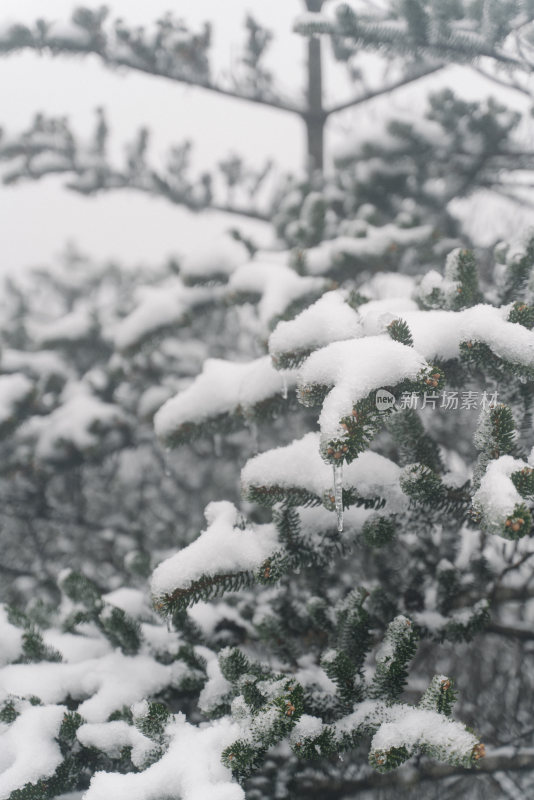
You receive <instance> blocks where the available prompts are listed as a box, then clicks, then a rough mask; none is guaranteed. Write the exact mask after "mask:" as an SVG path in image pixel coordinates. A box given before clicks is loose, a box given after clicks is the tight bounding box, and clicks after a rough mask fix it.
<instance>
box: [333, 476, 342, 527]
mask: <svg viewBox="0 0 534 800" xmlns="http://www.w3.org/2000/svg"><path fill="white" fill-rule="evenodd" d="M334 500H335V504H336V517H337V529H338V531H339V533H341V532H342V531H343V462H342V461H341V462H340V463H339V464H334Z"/></svg>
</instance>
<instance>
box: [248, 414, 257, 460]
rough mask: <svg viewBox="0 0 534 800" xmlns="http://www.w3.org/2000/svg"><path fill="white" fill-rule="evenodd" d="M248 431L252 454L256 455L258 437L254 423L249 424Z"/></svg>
mask: <svg viewBox="0 0 534 800" xmlns="http://www.w3.org/2000/svg"><path fill="white" fill-rule="evenodd" d="M248 429H249V431H250V438H251V442H252V452H253V453H257V452H258V450H259V441H258V440H259V436H258V426H257V425H256V423H255V422H252V421H251V422H249V426H248Z"/></svg>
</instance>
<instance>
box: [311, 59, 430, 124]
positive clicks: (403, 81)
mask: <svg viewBox="0 0 534 800" xmlns="http://www.w3.org/2000/svg"><path fill="white" fill-rule="evenodd" d="M445 66H446V64H435V65H432V66H430V65H428V66H426V67H424V68H422V69H420V70H416V71H415V72H412V73H410V74H409V75H403V76H402V77H401V78H398V79H397V80H396V81H392V82H391V83H388V84H386V85H385V86H382V87H380V89H370V90H369V91H368V92H364V93H363V94H362V93H361V92H360V93H359V94H357V95H355V96H354V97H352V98H350V99H349V100H345V101H343V102H342V103H337V104H336V105H333V106H330V108H327V109H325V114H326V116H330V115H331V114H337V113H339V112H340V111H345V109H347V108H352V107H354V106H358V105H361V103H366V102H367V101H368V100H373V99H374V98H375V97H380V96H381V95H384V94H389V92H393V91H394V90H395V89H400V88H401V87H402V86H407V85H408V84H409V83H413V82H414V81H417V80H419V78H425V77H426V76H427V75H432V74H434V73H435V72H438V71H439V70H441V69H443V68H444V67H445Z"/></svg>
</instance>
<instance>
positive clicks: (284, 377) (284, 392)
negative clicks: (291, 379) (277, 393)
mask: <svg viewBox="0 0 534 800" xmlns="http://www.w3.org/2000/svg"><path fill="white" fill-rule="evenodd" d="M282 397H283V399H284V400H287V375H286V374H285V372H284V373H282Z"/></svg>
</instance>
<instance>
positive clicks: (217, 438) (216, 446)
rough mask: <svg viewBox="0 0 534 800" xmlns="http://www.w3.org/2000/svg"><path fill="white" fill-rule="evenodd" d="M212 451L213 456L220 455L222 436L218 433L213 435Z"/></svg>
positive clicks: (217, 456) (218, 456)
mask: <svg viewBox="0 0 534 800" xmlns="http://www.w3.org/2000/svg"><path fill="white" fill-rule="evenodd" d="M213 452H214V454H215V458H220V457H221V456H222V436H221V434H220V433H216V434H215V435H214V437H213Z"/></svg>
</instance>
